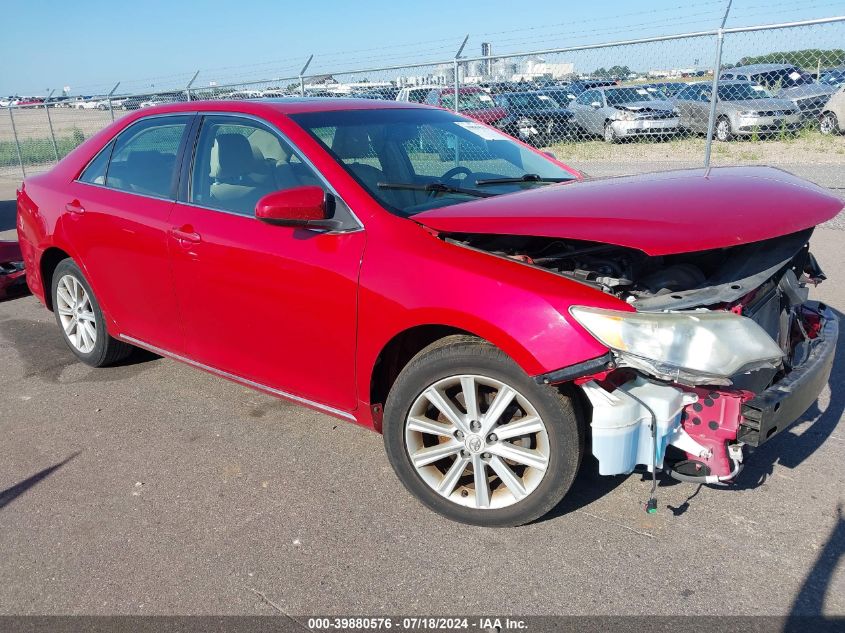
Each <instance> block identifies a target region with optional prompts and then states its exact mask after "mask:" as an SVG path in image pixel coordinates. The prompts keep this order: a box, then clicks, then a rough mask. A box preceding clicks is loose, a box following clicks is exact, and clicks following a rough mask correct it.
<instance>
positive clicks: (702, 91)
mask: <svg viewBox="0 0 845 633" xmlns="http://www.w3.org/2000/svg"><path fill="white" fill-rule="evenodd" d="M711 91H712V84H711V83H710V82H700V83H694V84H689V85H688V86H687V87H686V88H684V89H683V90H681V91H680V92H679V93H678V94H676V95H675V96H674V97H673V98H672V102H673V103H674V104H675V106H676V107H677V108H678V110H679V111H680V113H681V127H682V128H684V129H685V130H689V131H690V132H697V133H702V134H704V133H706V132H707V125H708V122H709V119H710V95H711ZM801 120H802V114H801V110H799V109H798V107H797V106H795V105H793V103H792V101H790V100H789V99H777V98H775V97H774V96H772V94H771V93H770V92H769V91H768V90H766V89H765V88H763V87H762V86H758V85H756V84H753V83H750V82H747V81H720V82H719V99H718V101H717V102H716V126H715V132H714V136H715V137H716V138H717V139H718V140H720V141H729V140H731V139H732V138H733V137H734V136H751V135H754V134H758V135H764V134H776V133H781V132H795V131H796V130H798V129H799V128H800V127H801Z"/></svg>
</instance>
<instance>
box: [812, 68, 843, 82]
mask: <svg viewBox="0 0 845 633" xmlns="http://www.w3.org/2000/svg"><path fill="white" fill-rule="evenodd" d="M818 82H819V83H820V84H825V85H827V86H841V85H842V84H845V66H839V67H837V68H830V69H828V70H824V71H822V73H821V74H820V75H819V78H818Z"/></svg>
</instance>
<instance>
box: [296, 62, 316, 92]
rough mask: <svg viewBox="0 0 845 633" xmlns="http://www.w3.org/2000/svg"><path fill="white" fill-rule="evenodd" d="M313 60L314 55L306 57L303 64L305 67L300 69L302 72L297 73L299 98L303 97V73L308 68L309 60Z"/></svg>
mask: <svg viewBox="0 0 845 633" xmlns="http://www.w3.org/2000/svg"><path fill="white" fill-rule="evenodd" d="M312 59H314V55H309V56H308V61H306V62H305V66H303V67H302V70H300V71H299V96H300V97H304V96H305V78H304V75H305V71H306V70H308V67H309V66H310V65H311V60H312Z"/></svg>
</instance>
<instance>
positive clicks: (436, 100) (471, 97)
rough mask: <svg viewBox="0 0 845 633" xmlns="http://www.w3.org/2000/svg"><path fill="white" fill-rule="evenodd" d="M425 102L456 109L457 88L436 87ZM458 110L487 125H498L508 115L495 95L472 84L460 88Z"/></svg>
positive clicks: (447, 108)
mask: <svg viewBox="0 0 845 633" xmlns="http://www.w3.org/2000/svg"><path fill="white" fill-rule="evenodd" d="M425 103H426V104H428V105H434V106H438V107H440V108H445V109H446V110H454V109H455V89H454V88H434V89H433V90H431V92H429V93H428V95H427V96H426V98H425ZM458 110H459V111H460V113H461V114H463V115H464V116H468V117H470V118H471V119H475V120H476V121H480V122H481V123H486V124H487V125H496V123H497V122H498V121H501V120H502V119H504V118H505V117H507V116H508V113H507V111H506V110H505V109H504V108H502V107H500V106H498V105H496V102H495V101H494V100H493V97H491V96H490V95H489V94H487V92H486V91H485V90H482V89H481V88H475V87H472V86H469V87H464V88H460V89H459V90H458Z"/></svg>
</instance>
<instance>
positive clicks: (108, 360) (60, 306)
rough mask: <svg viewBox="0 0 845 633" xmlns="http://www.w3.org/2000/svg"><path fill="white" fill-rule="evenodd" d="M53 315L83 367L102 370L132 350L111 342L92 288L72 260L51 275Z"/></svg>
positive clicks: (120, 343) (114, 340)
mask: <svg viewBox="0 0 845 633" xmlns="http://www.w3.org/2000/svg"><path fill="white" fill-rule="evenodd" d="M51 296H52V299H53V313H54V314H55V315H56V323H58V325H59V329H60V330H61V332H62V336H63V338H64V340H65V343H66V344H67V346H68V347H69V348H70V350H71V351H72V352H73V353H74V354H75V355H76V357H77V358H78V359H79V360H81V361H82V362H83V363H85V364H86V365H90V366H91V367H105V366H107V365H111V364H113V363H116V362H118V361H120V360H123V359H124V358H126V357H127V356H129V354H130V353H131V352H132V350H133V347H132V346H131V345H128V344H127V343H124V342H122V341H118V340H117V339H115V338H112V337H111V336H110V335H109V333H108V331H107V330H106V323H105V319H104V318H103V312H102V310H101V309H100V304H99V303H98V302H97V298H96V297H95V296H94V292H93V291H92V290H91V285H90V284H89V283H88V280H87V279H85V276H84V275H83V274H82V271H81V270H80V269H79V266H77V265H76V262H74V261H73V260H72V259H70V258H68V259H63V260H62V261H61V262H59V265H58V266H56V270H55V271H54V272H53V282H52V284H51Z"/></svg>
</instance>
